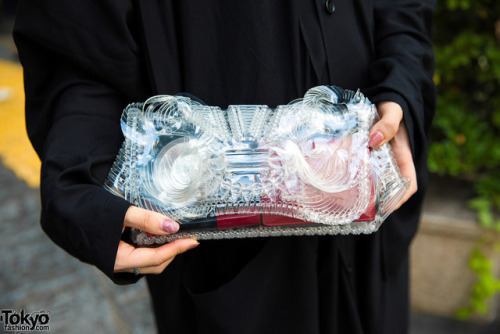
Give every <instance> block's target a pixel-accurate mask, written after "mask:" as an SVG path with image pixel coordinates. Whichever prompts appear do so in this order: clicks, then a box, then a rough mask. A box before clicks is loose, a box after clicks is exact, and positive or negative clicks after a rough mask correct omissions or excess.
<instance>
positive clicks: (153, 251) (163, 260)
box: [114, 206, 199, 274]
mask: <svg viewBox="0 0 500 334" xmlns="http://www.w3.org/2000/svg"><path fill="white" fill-rule="evenodd" d="M123 225H124V227H123V229H125V227H132V228H136V229H139V230H142V231H145V232H148V233H152V234H157V235H167V234H172V233H175V232H177V231H178V230H179V224H178V223H176V222H174V221H173V220H171V219H168V218H167V217H165V216H164V215H162V214H160V213H157V212H153V211H149V210H145V209H141V208H138V207H136V206H130V207H129V209H128V210H127V213H126V214H125V220H124V224H123ZM198 245H199V242H198V241H197V240H196V239H179V240H175V241H173V242H170V243H168V244H165V245H163V246H160V247H158V248H141V247H137V248H136V247H134V246H133V245H130V244H128V243H126V242H124V241H120V244H119V245H118V251H117V253H116V259H115V268H114V269H115V270H114V272H115V273H123V272H128V273H133V272H134V269H135V268H139V273H140V274H160V273H162V272H163V270H165V268H166V267H167V266H168V265H169V264H170V263H171V262H172V260H173V259H174V258H175V256H176V255H178V254H181V253H184V252H185V251H187V250H189V249H192V248H195V247H196V246H198Z"/></svg>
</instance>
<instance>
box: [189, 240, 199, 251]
mask: <svg viewBox="0 0 500 334" xmlns="http://www.w3.org/2000/svg"><path fill="white" fill-rule="evenodd" d="M199 245H200V243H199V242H198V241H196V243H195V244H192V245H190V246H189V249H193V248H196V247H198V246H199Z"/></svg>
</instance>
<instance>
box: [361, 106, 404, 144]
mask: <svg viewBox="0 0 500 334" xmlns="http://www.w3.org/2000/svg"><path fill="white" fill-rule="evenodd" d="M377 109H378V113H379V115H380V120H379V121H378V122H377V123H375V125H373V127H372V129H371V131H370V141H369V146H370V147H372V148H375V147H378V146H380V145H383V144H385V143H387V142H388V141H390V140H391V139H392V138H394V136H395V135H396V133H397V132H398V129H399V124H400V123H401V120H402V119H403V109H401V106H400V105H399V104H397V103H396V102H392V101H383V102H380V103H379V104H377Z"/></svg>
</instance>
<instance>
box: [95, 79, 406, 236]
mask: <svg viewBox="0 0 500 334" xmlns="http://www.w3.org/2000/svg"><path fill="white" fill-rule="evenodd" d="M376 117H377V113H376V108H375V106H374V105H373V104H371V103H370V101H369V100H368V99H367V98H366V97H364V96H363V94H361V93H360V92H359V91H358V92H353V91H350V90H345V89H342V88H339V87H333V86H319V87H314V88H312V89H310V90H309V91H307V92H306V94H305V95H304V97H303V98H301V99H297V100H294V101H292V102H290V103H289V104H288V105H281V106H278V107H277V108H275V109H271V108H269V107H268V106H263V105H231V106H229V107H228V108H227V109H226V110H222V109H221V108H219V107H214V106H207V105H204V104H202V103H200V102H198V101H195V100H194V99H191V98H188V97H185V96H168V95H162V96H154V97H151V98H150V99H148V100H147V101H146V102H144V103H134V104H130V105H129V106H127V108H126V109H125V110H124V112H123V115H122V118H121V125H122V130H123V133H124V135H125V141H124V143H123V145H122V148H121V149H120V151H119V153H118V155H117V157H116V160H115V162H114V164H113V166H112V168H111V170H110V172H109V175H108V178H107V180H106V182H105V188H106V189H107V190H108V191H110V192H112V193H113V194H115V195H117V196H120V197H123V198H125V199H126V200H128V201H129V202H130V203H132V204H134V205H136V206H138V207H141V208H145V209H149V210H153V211H157V212H161V213H163V214H165V215H166V216H168V217H170V218H172V219H174V220H176V221H177V222H178V223H179V224H180V229H179V232H178V233H175V234H172V235H167V236H156V235H150V234H147V233H145V232H143V231H139V230H133V232H132V233H133V236H132V239H133V241H134V242H135V243H137V244H139V245H149V244H157V243H165V242H169V241H172V240H175V239H179V238H186V237H196V238H198V239H226V238H245V237H262V236H287V235H327V234H360V233H372V232H375V231H376V230H377V229H378V228H379V227H380V225H381V224H382V222H383V221H384V219H385V218H386V217H387V215H388V214H389V213H390V212H391V210H392V209H394V207H395V206H396V205H397V203H399V201H400V200H401V199H402V197H403V196H404V194H405V193H406V191H407V189H408V181H407V180H405V179H403V178H402V177H401V175H400V173H399V169H398V167H397V164H396V162H395V160H394V158H393V155H392V152H391V147H390V145H389V144H385V145H382V146H381V147H379V148H377V149H370V148H369V146H368V140H369V138H368V137H369V132H370V129H371V127H372V126H373V124H374V122H375V121H376Z"/></svg>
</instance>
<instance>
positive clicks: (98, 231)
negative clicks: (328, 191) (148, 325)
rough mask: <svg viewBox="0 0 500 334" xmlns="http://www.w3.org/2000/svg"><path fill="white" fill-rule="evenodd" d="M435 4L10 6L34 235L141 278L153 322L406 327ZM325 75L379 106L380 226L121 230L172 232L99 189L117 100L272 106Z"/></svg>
mask: <svg viewBox="0 0 500 334" xmlns="http://www.w3.org/2000/svg"><path fill="white" fill-rule="evenodd" d="M433 9H434V1H429V0H335V1H331V0H326V1H325V0H289V1H286V0H253V1H224V0H206V1H195V0H158V1H125V0H102V1H86V0H74V1H65V2H62V1H57V2H56V1H49V0H37V1H25V0H24V1H23V0H21V1H19V4H18V14H17V19H16V25H15V31H14V37H15V41H16V44H17V46H18V49H19V55H20V59H21V62H22V64H23V66H24V74H25V89H26V121H27V128H28V134H29V137H30V139H31V141H32V143H33V146H34V147H35V149H36V151H37V152H38V154H39V156H40V158H41V160H42V178H41V196H42V215H41V223H42V227H43V229H44V230H45V232H46V233H47V234H48V235H49V236H50V238H52V239H53V240H54V242H55V243H57V244H58V245H59V246H61V247H62V248H63V249H65V250H66V251H67V252H69V253H70V254H72V255H73V256H75V257H77V258H78V259H80V260H82V261H84V262H87V263H91V264H93V265H95V266H96V267H97V268H99V269H100V270H101V271H103V272H104V273H105V274H106V275H107V276H108V277H109V278H110V279H112V280H113V281H114V282H115V283H117V284H129V283H134V282H136V281H137V280H138V279H140V278H141V277H142V274H147V275H146V278H147V282H148V286H149V289H150V292H151V296H152V300H153V305H154V311H155V315H156V320H157V324H158V328H159V331H160V332H168V333H284V332H286V333H385V334H388V333H389V334H390V333H404V332H406V331H407V327H408V308H409V307H408V246H409V243H410V241H411V239H412V237H413V236H414V234H415V231H416V229H417V225H418V219H419V214H420V207H421V203H422V199H423V194H424V192H425V188H426V182H427V176H426V167H425V166H426V154H427V153H426V152H427V141H428V131H429V127H430V123H431V121H432V117H433V113H434V108H435V92H434V85H433V82H432V76H433V51H432V43H431V37H430V36H431V30H432V15H433ZM322 84H327V85H336V86H340V87H343V88H347V89H351V90H356V89H358V88H360V89H361V91H362V92H363V93H364V94H365V95H366V96H367V97H369V98H370V100H371V101H372V102H373V103H376V104H377V107H378V110H379V113H380V115H381V120H380V121H379V122H378V123H376V124H375V126H374V128H373V129H372V131H371V134H370V136H371V137H370V145H371V146H372V147H376V146H378V145H381V144H383V143H385V142H387V141H391V144H392V146H393V150H394V154H395V156H396V158H397V160H398V164H399V166H400V169H401V172H402V174H403V175H404V176H406V177H409V178H410V180H411V186H410V190H409V192H408V194H407V195H406V197H405V198H404V200H403V201H402V203H401V204H402V205H401V207H400V208H399V209H398V210H397V211H395V212H394V213H393V214H392V215H391V216H390V217H389V219H388V220H387V221H386V222H385V223H384V224H383V225H382V227H381V228H380V230H379V231H378V232H377V233H374V234H372V235H368V236H325V237H288V238H268V239H267V238H257V239H243V240H225V241H203V242H202V243H201V245H200V246H199V247H196V246H197V245H198V242H197V241H195V240H191V239H186V240H178V241H175V242H173V243H170V244H167V245H164V246H161V247H159V248H156V249H148V248H134V247H133V246H132V245H130V244H128V243H127V242H126V240H125V239H126V231H125V230H126V228H128V227H137V228H140V229H143V230H145V231H147V232H150V233H155V234H166V233H173V232H175V231H176V229H177V228H178V225H177V224H176V223H175V222H173V221H171V220H168V219H166V217H163V216H162V215H160V214H158V213H153V212H148V211H146V210H143V209H139V208H136V207H134V206H131V205H130V204H129V203H127V202H126V201H124V200H123V199H121V198H118V197H115V196H113V195H111V194H110V193H108V192H106V191H105V190H104V189H103V187H102V184H103V182H104V179H105V178H106V176H107V172H108V170H109V168H110V166H111V164H112V162H113V160H114V157H115V155H116V154H117V152H118V149H119V147H120V145H121V142H122V140H123V136H122V134H121V130H120V124H119V119H120V114H121V111H122V110H123V108H124V107H125V106H126V105H127V104H128V103H131V102H140V101H144V100H145V99H147V98H148V97H150V96H152V95H156V94H171V95H174V94H177V93H180V92H187V93H189V94H192V95H194V96H197V97H199V98H200V99H202V100H203V101H205V102H206V103H207V104H209V105H218V106H220V107H222V108H225V107H227V106H228V105H230V104H266V105H269V106H270V107H275V106H277V105H280V104H286V103H288V102H289V101H291V100H293V99H295V98H298V97H301V96H303V94H304V92H306V91H307V90H308V89H309V88H311V87H314V86H318V85H322ZM417 185H418V186H417ZM417 188H418V191H417ZM124 231H125V232H124ZM194 247H196V249H193V250H190V251H188V252H185V251H186V250H188V249H192V248H194ZM183 252H185V253H183ZM180 253H183V254H181V255H178V254H180ZM176 255H178V256H176ZM175 256H176V258H175V261H172V260H173V259H174V257H175ZM136 267H138V268H140V274H141V275H138V276H136V275H134V268H136Z"/></svg>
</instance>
